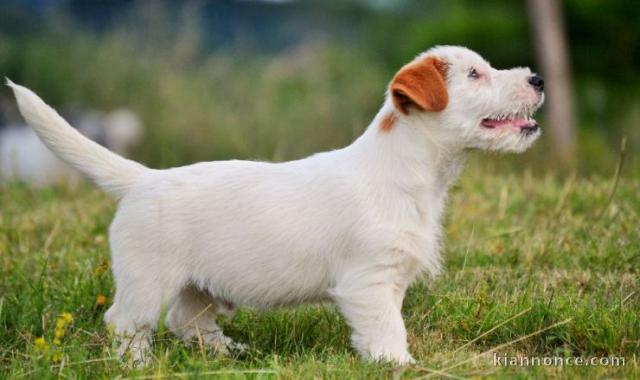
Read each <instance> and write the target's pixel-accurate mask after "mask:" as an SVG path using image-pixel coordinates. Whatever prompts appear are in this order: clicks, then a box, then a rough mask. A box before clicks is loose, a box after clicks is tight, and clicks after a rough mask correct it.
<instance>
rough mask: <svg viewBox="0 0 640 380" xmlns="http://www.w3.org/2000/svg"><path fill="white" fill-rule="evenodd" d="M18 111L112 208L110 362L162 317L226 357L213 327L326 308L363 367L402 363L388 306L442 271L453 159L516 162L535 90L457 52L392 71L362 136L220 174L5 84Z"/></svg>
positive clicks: (227, 343)
mask: <svg viewBox="0 0 640 380" xmlns="http://www.w3.org/2000/svg"><path fill="white" fill-rule="evenodd" d="M7 83H8V85H9V86H11V87H12V88H13V91H14V92H15V96H16V98H17V102H18V105H19V107H20V111H21V113H22V115H23V116H24V118H25V119H26V120H27V122H28V123H29V124H30V125H31V126H32V127H33V129H34V130H35V131H36V133H37V134H38V135H39V136H40V138H41V139H42V141H43V142H44V143H45V144H46V145H47V146H48V147H49V149H51V150H52V151H53V152H54V153H55V154H56V155H57V156H58V157H60V158H61V159H62V160H63V161H65V162H67V163H68V164H69V165H71V166H72V167H74V168H76V169H77V170H79V171H80V172H82V173H84V174H85V175H86V176H87V177H89V178H90V179H91V180H93V181H94V182H95V183H96V184H97V185H98V186H99V187H101V188H102V189H104V190H105V191H106V192H108V193H110V194H112V195H113V196H114V197H116V198H118V200H119V204H118V208H117V212H116V214H115V217H114V220H113V223H112V224H111V228H110V230H109V232H110V238H109V241H110V245H111V252H112V253H111V254H112V271H113V276H114V279H115V283H116V294H115V300H114V303H113V305H112V306H111V307H110V308H109V310H108V311H107V313H106V315H105V321H106V323H108V324H110V325H112V326H113V328H114V331H115V333H116V334H117V336H118V337H119V338H120V340H121V345H120V348H119V353H120V354H121V355H125V354H128V355H129V356H130V359H131V360H133V361H135V362H140V363H144V362H146V361H147V359H149V357H150V353H149V350H150V345H151V337H152V333H153V330H154V329H155V328H156V325H157V323H158V319H159V317H160V315H161V310H162V309H163V306H168V307H169V311H168V314H167V325H168V326H169V328H170V329H171V330H172V331H173V332H174V333H175V334H177V335H178V336H180V337H182V338H184V339H185V340H191V339H193V338H194V337H200V338H201V339H202V340H203V341H204V343H205V344H208V345H210V346H212V347H214V348H216V349H225V348H229V347H236V345H235V344H234V342H233V341H232V340H231V339H230V338H228V337H227V336H225V335H224V334H223V333H222V331H221V330H220V328H219V327H218V326H217V325H216V322H215V316H216V314H227V313H230V312H231V311H232V310H233V309H234V308H236V307H252V308H257V309H266V308H269V307H275V306H283V305H296V304H299V303H303V302H314V301H325V300H331V301H333V302H334V303H335V304H336V305H337V308H338V310H339V311H340V313H341V314H342V315H343V316H344V318H345V319H346V321H347V323H348V324H349V326H350V327H351V328H352V331H353V333H352V337H351V340H352V343H353V346H354V348H355V349H356V350H357V351H358V353H360V355H361V356H362V357H363V358H365V359H370V360H389V361H393V362H396V363H411V362H413V361H414V359H413V358H412V356H411V355H410V354H409V351H408V347H407V332H406V330H405V326H404V323H403V320H402V314H401V306H402V301H403V298H404V295H405V291H406V289H407V287H408V286H409V285H410V284H411V283H412V282H413V281H414V280H415V279H416V278H417V277H418V276H419V275H420V274H421V273H424V272H426V273H428V274H430V275H436V274H438V273H439V272H440V270H441V263H440V262H441V259H440V253H439V251H440V240H441V234H442V232H441V231H442V229H441V216H442V213H443V209H444V207H445V201H446V198H447V191H448V189H449V187H450V186H451V184H452V183H453V182H454V180H455V179H456V177H457V176H458V174H459V173H460V170H461V168H462V166H463V162H464V158H465V152H467V151H468V150H471V149H484V150H493V151H503V152H522V151H524V150H526V149H527V148H529V147H530V146H531V145H532V144H533V143H534V141H536V139H537V138H538V137H539V136H540V130H539V128H538V125H537V124H536V122H535V121H534V120H533V119H532V118H531V115H532V113H533V112H534V111H535V110H537V109H538V108H539V107H540V105H541V104H542V102H543V100H544V94H543V85H544V83H543V80H542V78H541V77H539V76H537V75H534V74H532V72H531V71H530V70H529V69H528V68H514V69H510V70H496V69H494V68H492V67H491V66H490V65H489V64H488V63H487V62H486V61H485V60H484V59H482V57H480V56H479V55H478V54H476V53H475V52H473V51H471V50H469V49H466V48H464V47H456V46H437V47H434V48H432V49H430V50H428V51H426V52H424V53H422V54H420V55H419V56H418V57H417V58H415V59H414V60H413V61H411V62H410V63H409V64H407V65H405V66H404V67H402V68H401V69H400V71H398V73H397V74H396V75H395V76H394V78H393V79H392V81H391V83H390V84H389V87H388V91H387V94H386V97H385V102H384V104H383V106H382V108H381V109H380V111H379V112H378V114H377V115H376V116H375V118H374V119H373V121H372V122H371V124H370V125H369V127H368V128H367V129H366V131H365V132H364V134H363V135H362V136H360V137H359V138H358V139H357V140H355V141H354V142H353V143H352V144H351V145H349V146H347V147H345V148H342V149H338V150H334V151H331V152H325V153H319V154H314V155H312V156H310V157H307V158H304V159H301V160H295V161H289V162H283V163H269V162H253V161H238V160H231V161H218V162H203V163H197V164H194V165H188V166H184V167H179V168H172V169H166V170H155V169H150V168H147V167H145V166H143V165H141V164H139V163H137V162H134V161H130V160H127V159H125V158H123V157H120V156H118V155H116V154H114V153H112V152H110V151H109V150H107V149H105V148H104V147H102V146H100V145H98V144H96V143H95V142H92V141H91V140H89V139H87V138H85V137H84V136H82V135H81V134H80V133H78V132H77V131H76V130H75V129H74V128H72V127H71V126H69V124H68V123H67V122H66V121H65V120H64V119H63V118H62V117H60V116H59V115H58V114H57V113H56V111H54V110H53V109H52V108H50V107H49V106H48V105H47V104H45V103H44V102H43V101H42V100H41V99H40V98H39V97H38V96H37V95H35V94H34V93H33V92H31V91H30V90H29V89H27V88H25V87H22V86H19V85H17V84H14V83H12V82H10V81H8V80H7Z"/></svg>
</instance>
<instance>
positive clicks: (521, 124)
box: [482, 119, 529, 128]
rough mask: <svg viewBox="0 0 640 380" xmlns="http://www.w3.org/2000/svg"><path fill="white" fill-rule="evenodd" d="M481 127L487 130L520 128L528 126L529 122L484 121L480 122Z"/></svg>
mask: <svg viewBox="0 0 640 380" xmlns="http://www.w3.org/2000/svg"><path fill="white" fill-rule="evenodd" d="M482 125H484V126H485V127H488V128H499V127H513V128H521V127H524V126H527V125H529V121H528V120H527V119H503V120H495V119H485V120H483V121H482Z"/></svg>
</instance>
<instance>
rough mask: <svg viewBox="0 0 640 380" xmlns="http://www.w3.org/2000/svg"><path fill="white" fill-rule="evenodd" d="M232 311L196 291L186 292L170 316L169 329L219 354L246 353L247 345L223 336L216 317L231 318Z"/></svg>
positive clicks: (172, 309)
mask: <svg viewBox="0 0 640 380" xmlns="http://www.w3.org/2000/svg"><path fill="white" fill-rule="evenodd" d="M230 309H231V308H230V307H227V305H225V304H223V303H222V302H218V301H217V300H216V299H214V298H213V297H211V296H210V295H209V294H208V293H206V292H204V291H200V290H198V289H196V288H194V287H187V288H184V289H183V290H182V291H181V292H180V294H179V295H178V297H177V298H176V300H175V302H174V303H173V305H171V307H170V308H169V313H168V314H167V326H168V327H169V329H170V330H171V331H172V332H173V333H174V334H176V335H177V336H179V337H180V338H182V339H183V340H184V341H186V342H192V341H194V340H195V339H198V340H201V342H202V343H203V344H205V345H207V346H209V347H211V348H213V349H214V350H215V351H218V352H227V351H228V350H229V349H231V350H235V351H243V350H244V345H242V344H239V343H236V342H234V341H233V340H232V339H231V338H229V337H227V336H226V335H224V333H223V332H222V329H221V328H220V327H219V326H218V325H217V324H216V314H228V313H229V312H230Z"/></svg>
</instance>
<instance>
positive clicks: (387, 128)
mask: <svg viewBox="0 0 640 380" xmlns="http://www.w3.org/2000/svg"><path fill="white" fill-rule="evenodd" d="M396 120H398V115H396V114H395V112H389V113H388V114H386V115H384V117H383V118H382V122H381V123H380V132H383V133H387V132H391V130H392V129H393V126H394V125H395V124H396Z"/></svg>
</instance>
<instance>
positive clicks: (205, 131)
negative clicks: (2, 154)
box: [0, 0, 640, 177]
mask: <svg viewBox="0 0 640 380" xmlns="http://www.w3.org/2000/svg"><path fill="white" fill-rule="evenodd" d="M0 7H1V8H0V75H2V76H7V77H9V78H11V79H12V80H13V81H15V82H17V83H21V84H25V85H27V86H28V87H30V88H32V89H34V90H35V91H36V92H38V93H39V94H40V95H41V96H42V97H43V98H44V99H46V100H47V101H48V102H49V103H50V104H52V105H54V106H56V107H69V106H70V105H71V106H73V107H75V108H76V109H77V108H84V109H98V110H101V111H103V112H109V111H112V110H115V109H119V108H122V107H126V108H127V109H129V110H131V111H132V112H134V113H135V114H136V115H138V116H139V118H140V120H141V123H142V125H143V137H142V138H141V139H140V140H139V141H138V142H137V143H136V145H135V147H134V148H133V149H132V150H131V151H130V152H129V153H128V155H129V156H131V157H133V158H135V159H136V160H140V161H142V162H144V163H145V164H147V165H150V166H153V167H169V166H175V165H182V164H188V163H191V162H194V161H202V160H217V159H229V158H242V159H266V160H276V161H279V160H288V159H294V158H300V157H304V156H306V155H309V154H311V153H313V152H317V151H321V150H328V149H334V148H338V147H342V146H344V145H347V144H349V143H350V142H351V141H352V140H354V139H355V138H356V137H357V136H358V135H360V134H361V133H362V131H363V130H364V128H366V126H367V125H368V123H369V122H370V121H371V119H372V118H373V116H374V115H375V112H376V111H377V110H378V108H379V107H380V105H381V104H382V101H383V96H384V91H385V88H386V85H387V83H388V81H389V80H390V79H391V77H392V76H393V74H394V73H395V71H396V70H398V69H399V68H400V66H401V65H403V64H404V63H406V62H408V61H410V60H411V59H412V58H413V57H414V56H415V55H417V54H418V53H419V52H421V51H424V50H426V49H427V48H429V47H431V46H434V45H438V44H457V45H464V46H467V47H469V48H471V49H473V50H475V51H477V52H479V53H480V54H481V55H482V56H484V57H485V58H486V59H487V60H489V61H490V62H491V64H492V65H493V66H494V67H496V68H509V67H512V66H530V67H531V68H532V69H533V70H534V71H537V72H539V73H541V74H542V75H543V76H544V77H545V80H546V89H547V103H546V105H545V106H544V107H543V109H542V111H541V112H540V113H539V114H538V115H537V117H536V118H537V119H538V121H539V122H540V123H541V125H542V127H543V132H544V134H543V139H542V141H541V142H538V143H537V144H536V145H535V147H534V149H532V150H531V151H529V152H527V153H526V154H525V155H521V156H497V155H486V154H482V155H481V154H474V155H473V156H472V158H471V160H470V161H472V165H474V166H478V167H482V168H483V170H489V171H493V170H514V171H521V170H523V168H527V170H530V171H532V172H533V173H552V174H553V175H556V174H557V175H559V176H563V175H566V174H567V173H571V172H577V173H579V174H581V175H601V176H611V175H613V172H614V171H615V168H616V165H617V164H616V163H617V161H618V159H619V157H620V145H621V139H622V138H623V136H626V138H627V149H626V150H627V152H626V158H625V164H624V169H623V170H624V171H623V173H624V175H625V176H635V177H637V176H638V174H640V167H639V165H638V157H637V154H635V152H634V147H636V146H638V143H639V142H640V76H639V75H638V73H639V71H640V6H638V3H637V2H634V1H623V0H608V1H601V0H567V1H556V0H528V1H525V0H523V1H498V0H489V1H474V0H456V1H429V0H351V1H347V0H323V1H319V0H318V1H313V0H306V1H287V0H279V1H278V0H271V1H246V0H245V1H232V0H218V1H179V2H173V1H134V0H111V1H97V0H96V1H88V0H59V1H54V0H4V1H3V2H2V5H0ZM12 102H13V99H12V97H11V94H10V91H9V90H8V89H6V88H5V89H3V90H2V91H0V104H2V105H3V106H2V107H1V108H0V112H1V115H0V116H1V117H2V120H0V122H2V123H4V124H8V123H11V122H13V121H15V119H16V117H17V115H16V114H15V109H12V106H11V105H12ZM0 128H2V126H1V125H0Z"/></svg>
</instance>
